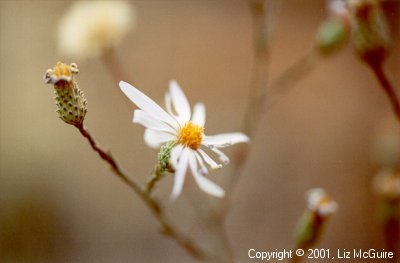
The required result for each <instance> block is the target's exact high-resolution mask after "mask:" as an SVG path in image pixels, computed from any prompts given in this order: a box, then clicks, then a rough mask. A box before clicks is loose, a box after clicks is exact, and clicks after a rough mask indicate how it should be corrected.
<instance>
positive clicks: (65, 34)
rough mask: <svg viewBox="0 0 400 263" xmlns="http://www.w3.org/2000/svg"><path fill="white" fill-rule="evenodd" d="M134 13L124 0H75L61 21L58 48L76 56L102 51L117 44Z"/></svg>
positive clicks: (125, 31) (124, 33)
mask: <svg viewBox="0 0 400 263" xmlns="http://www.w3.org/2000/svg"><path fill="white" fill-rule="evenodd" d="M134 20H135V14H134V10H133V9H132V6H131V5H130V4H129V3H128V2H124V1H78V2H75V3H74V4H73V5H72V7H71V8H70V9H69V11H68V12H67V13H66V14H65V16H64V17H63V19H62V20H61V21H60V24H59V28H58V34H59V35H58V42H59V48H60V51H61V52H62V53H64V54H66V55H70V56H74V57H75V59H85V58H91V57H96V56H100V55H102V54H103V53H104V52H105V51H107V50H109V49H111V48H115V47H116V46H118V45H119V44H120V42H121V41H122V39H123V37H124V36H125V35H126V34H127V32H128V30H129V29H130V27H131V26H133V25H134V22H135V21H134Z"/></svg>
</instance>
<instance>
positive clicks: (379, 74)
mask: <svg viewBox="0 0 400 263" xmlns="http://www.w3.org/2000/svg"><path fill="white" fill-rule="evenodd" d="M369 65H370V68H371V70H372V71H373V73H374V74H375V77H376V78H377V80H378V81H379V84H380V86H381V88H382V89H383V91H384V92H385V93H386V95H387V96H388V98H389V100H390V103H391V105H392V109H393V111H394V113H395V114H396V117H397V119H398V121H399V122H400V103H399V99H398V98H397V96H396V92H395V90H394V87H393V86H392V84H391V83H390V81H389V79H388V78H387V76H386V74H385V72H384V71H383V66H382V63H379V64H373V63H370V64H369Z"/></svg>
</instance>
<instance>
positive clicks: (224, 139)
mask: <svg viewBox="0 0 400 263" xmlns="http://www.w3.org/2000/svg"><path fill="white" fill-rule="evenodd" d="M249 141H250V139H249V137H247V135H245V134H243V133H241V132H234V133H222V134H217V135H213V136H205V138H204V139H203V143H202V144H204V145H206V146H210V145H212V146H215V147H220V148H221V147H227V146H230V145H232V144H236V143H241V142H249Z"/></svg>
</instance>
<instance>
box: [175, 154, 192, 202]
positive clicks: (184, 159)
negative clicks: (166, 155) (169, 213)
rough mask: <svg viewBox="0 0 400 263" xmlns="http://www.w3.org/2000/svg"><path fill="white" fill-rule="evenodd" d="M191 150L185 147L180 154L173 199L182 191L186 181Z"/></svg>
mask: <svg viewBox="0 0 400 263" xmlns="http://www.w3.org/2000/svg"><path fill="white" fill-rule="evenodd" d="M189 155H190V150H189V149H187V148H184V149H183V150H182V153H181V155H180V158H179V161H178V165H177V167H176V169H175V175H174V187H173V189H172V193H171V199H172V200H174V199H176V198H177V197H178V196H179V195H180V194H181V192H182V188H183V183H184V182H185V176H186V170H187V167H188V164H189Z"/></svg>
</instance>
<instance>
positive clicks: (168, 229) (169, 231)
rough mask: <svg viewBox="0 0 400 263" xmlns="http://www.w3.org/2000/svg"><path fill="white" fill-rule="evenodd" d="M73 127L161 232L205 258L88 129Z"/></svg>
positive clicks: (202, 258)
mask: <svg viewBox="0 0 400 263" xmlns="http://www.w3.org/2000/svg"><path fill="white" fill-rule="evenodd" d="M75 127H76V128H77V129H78V130H79V131H80V133H81V134H82V136H83V137H85V138H86V139H87V140H88V142H89V144H90V146H91V147H92V149H93V150H94V151H96V152H97V153H98V154H99V156H100V157H101V159H103V160H104V161H105V162H107V163H108V164H109V165H110V166H111V168H112V171H113V172H114V173H115V174H116V175H117V176H118V177H119V178H120V179H121V180H122V181H123V182H124V183H125V184H126V185H127V186H129V188H131V189H132V190H133V191H134V192H135V193H136V194H137V195H138V196H139V197H140V199H141V200H142V201H143V202H144V203H145V205H146V206H147V207H148V208H149V209H150V211H151V212H152V214H153V216H154V217H155V218H156V219H157V220H158V222H159V224H160V225H161V232H162V233H163V234H164V235H166V236H168V237H170V238H172V239H174V240H175V241H176V242H177V243H178V244H179V245H180V246H181V247H182V248H184V249H185V250H186V251H187V252H188V253H189V254H190V255H191V256H192V257H193V258H196V259H198V260H204V259H206V258H207V257H206V254H205V253H204V252H203V250H202V249H201V248H200V247H199V246H198V245H197V244H195V243H194V242H193V241H192V240H191V239H190V238H189V237H187V236H185V235H184V234H182V233H180V232H179V231H178V230H177V229H175V228H174V227H173V225H172V224H171V223H170V222H169V220H168V219H167V218H166V216H165V213H164V210H163V208H162V206H161V204H160V203H159V202H158V201H157V200H156V199H154V198H153V197H151V196H150V194H149V193H148V192H146V191H145V190H143V189H142V188H141V187H140V186H139V184H138V183H136V182H135V181H133V180H132V179H130V178H129V177H128V176H127V175H126V174H125V173H124V172H123V171H122V169H121V168H120V166H119V165H118V164H117V162H116V160H115V159H114V157H113V156H112V155H111V153H109V152H108V153H107V152H105V151H104V150H103V149H102V148H101V147H100V146H99V145H98V144H96V142H95V140H94V138H93V137H92V136H91V134H90V133H89V131H88V130H87V129H86V128H85V127H84V125H83V124H78V125H75Z"/></svg>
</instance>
